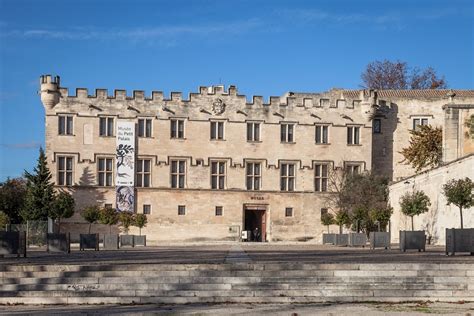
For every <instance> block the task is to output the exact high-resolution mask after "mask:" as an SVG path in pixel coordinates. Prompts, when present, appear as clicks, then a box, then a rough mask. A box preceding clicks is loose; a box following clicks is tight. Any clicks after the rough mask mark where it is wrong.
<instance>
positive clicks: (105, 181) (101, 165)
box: [97, 158, 114, 187]
mask: <svg viewBox="0 0 474 316" xmlns="http://www.w3.org/2000/svg"><path fill="white" fill-rule="evenodd" d="M113 161H114V160H113V159H112V158H99V161H98V167H97V177H98V179H99V186H101V187H111V186H112V185H113V184H112V174H113V163H114V162H113Z"/></svg>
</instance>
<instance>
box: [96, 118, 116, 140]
mask: <svg viewBox="0 0 474 316" xmlns="http://www.w3.org/2000/svg"><path fill="white" fill-rule="evenodd" d="M99 135H100V136H114V118H113V117H101V118H100V126H99Z"/></svg>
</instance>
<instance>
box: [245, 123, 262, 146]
mask: <svg viewBox="0 0 474 316" xmlns="http://www.w3.org/2000/svg"><path fill="white" fill-rule="evenodd" d="M247 141H248V142H259V141H260V123H252V122H250V123H247Z"/></svg>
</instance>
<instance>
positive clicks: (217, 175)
mask: <svg viewBox="0 0 474 316" xmlns="http://www.w3.org/2000/svg"><path fill="white" fill-rule="evenodd" d="M224 187H225V161H212V162H211V188H212V189H218V190H224Z"/></svg>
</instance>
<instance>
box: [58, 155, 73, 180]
mask: <svg viewBox="0 0 474 316" xmlns="http://www.w3.org/2000/svg"><path fill="white" fill-rule="evenodd" d="M72 159H73V157H65V156H61V157H58V185H72V179H73V166H72V164H73V162H72V161H73V160H72Z"/></svg>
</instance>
